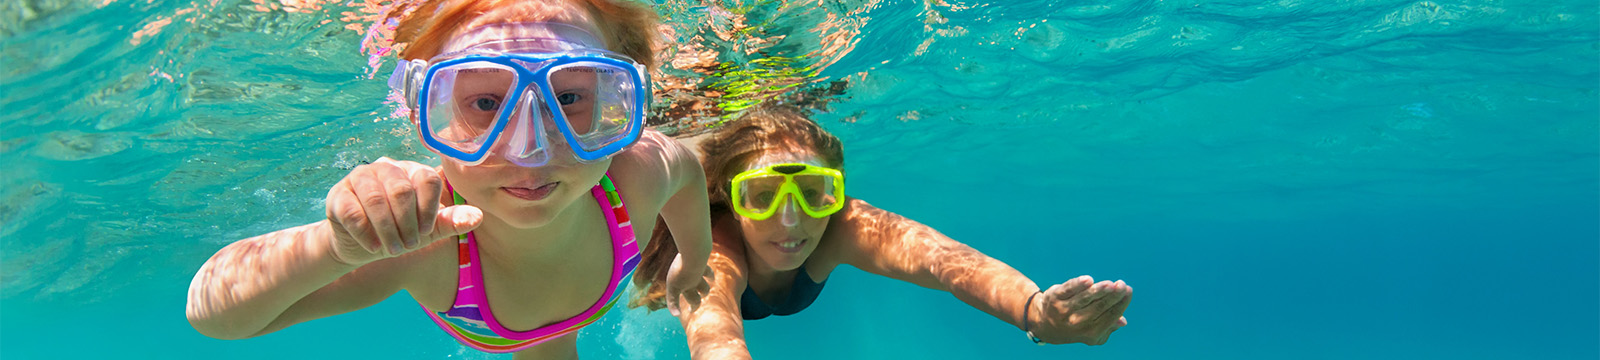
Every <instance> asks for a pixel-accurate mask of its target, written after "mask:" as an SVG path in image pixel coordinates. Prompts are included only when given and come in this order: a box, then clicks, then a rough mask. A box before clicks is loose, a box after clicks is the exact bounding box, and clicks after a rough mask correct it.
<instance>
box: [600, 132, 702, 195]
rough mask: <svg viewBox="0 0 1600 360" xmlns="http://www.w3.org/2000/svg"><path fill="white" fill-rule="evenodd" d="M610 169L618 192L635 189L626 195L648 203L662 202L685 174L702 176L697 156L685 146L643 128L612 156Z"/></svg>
mask: <svg viewBox="0 0 1600 360" xmlns="http://www.w3.org/2000/svg"><path fill="white" fill-rule="evenodd" d="M691 171H692V172H693V173H692V174H691V173H689V172H691ZM610 173H611V182H612V183H613V184H615V185H616V186H617V189H618V191H619V192H622V193H623V194H630V193H636V194H637V195H633V196H630V197H635V198H648V199H652V201H651V202H652V203H665V202H666V198H667V197H670V196H671V195H672V193H673V192H674V190H676V189H678V188H680V187H682V185H683V182H684V181H685V180H684V179H686V177H687V176H690V175H701V176H703V175H702V174H703V173H702V171H701V170H700V162H699V159H698V158H696V157H695V155H694V153H693V152H691V151H690V150H689V148H688V147H685V146H683V144H681V143H678V141H677V140H674V139H673V138H672V137H669V136H667V135H665V134H662V133H660V132H657V131H655V130H645V131H644V133H643V134H640V135H639V141H638V142H636V143H634V144H633V145H632V146H630V147H629V148H628V149H627V150H625V151H623V152H620V153H618V154H617V156H615V157H612V160H611V169H610Z"/></svg>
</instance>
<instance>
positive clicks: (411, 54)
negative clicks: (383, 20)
mask: <svg viewBox="0 0 1600 360" xmlns="http://www.w3.org/2000/svg"><path fill="white" fill-rule="evenodd" d="M567 4H569V5H579V6H582V7H583V9H584V10H585V11H587V13H588V15H589V20H591V21H593V22H594V25H595V27H598V28H600V32H601V34H595V35H596V36H598V37H600V38H601V39H603V40H604V41H605V43H606V48H607V49H609V50H611V51H615V52H617V53H620V54H623V55H627V56H628V57H630V58H633V60H634V61H637V62H639V63H640V64H644V65H645V67H647V68H654V67H655V65H656V59H655V53H654V52H653V51H652V50H651V45H652V44H653V42H654V41H655V40H656V38H657V29H656V25H657V20H656V13H655V11H652V10H650V8H649V7H646V6H644V5H642V4H639V3H634V2H629V1H624V0H421V2H420V3H415V6H406V5H405V4H401V5H397V6H395V7H394V10H392V11H391V12H390V14H389V18H399V19H400V20H399V24H398V25H397V26H396V28H395V39H394V40H395V42H396V43H405V44H406V46H405V49H404V50H401V51H400V58H401V59H406V60H411V59H422V60H428V59H430V58H433V57H434V56H437V55H439V52H440V50H441V49H442V48H443V47H444V45H445V44H446V43H448V42H450V37H451V36H453V35H456V34H457V33H458V32H459V31H460V30H463V29H465V28H467V27H470V26H475V25H483V24H493V23H504V22H518V21H520V19H518V18H520V17H528V16H533V15H534V14H536V13H537V12H540V11H551V10H553V9H555V8H556V7H558V6H560V5H567ZM491 10H494V11H495V13H494V14H493V16H495V17H494V18H488V17H485V16H486V15H489V13H490V12H491Z"/></svg>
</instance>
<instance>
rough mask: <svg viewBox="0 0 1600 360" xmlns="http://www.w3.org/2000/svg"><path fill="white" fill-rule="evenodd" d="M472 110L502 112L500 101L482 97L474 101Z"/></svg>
mask: <svg viewBox="0 0 1600 360" xmlns="http://www.w3.org/2000/svg"><path fill="white" fill-rule="evenodd" d="M472 108H473V109H476V110H478V111H495V110H500V101H499V100H495V99H491V98H487V97H481V98H478V99H477V100H473V101H472Z"/></svg>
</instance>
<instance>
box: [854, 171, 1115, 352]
mask: <svg viewBox="0 0 1600 360" xmlns="http://www.w3.org/2000/svg"><path fill="white" fill-rule="evenodd" d="M841 214H843V216H836V217H835V219H838V220H843V221H840V223H839V224H837V225H832V226H830V227H829V229H828V233H829V234H831V235H832V236H830V237H829V241H833V240H845V239H848V240H846V241H842V242H843V243H845V244H853V245H854V246H845V247H844V251H842V252H843V254H841V256H842V258H843V259H844V261H843V262H844V263H847V264H850V265H851V266H855V267H857V268H860V269H862V270H866V271H867V272H871V273H874V274H878V275H883V276H886V277H889V278H893V279H898V280H902V281H906V282H910V283H913V284H917V285H920V286H923V287H926V288H930V289H938V290H944V291H949V292H950V293H951V294H952V295H955V297H956V298H957V299H961V301H962V302H965V303H967V304H968V305H971V306H972V307H974V308H977V309H979V310H983V311H984V312H986V313H989V315H992V316H994V317H996V318H999V319H1000V320H1003V321H1006V322H1007V323H1010V324H1012V325H1013V326H1016V327H1017V328H1018V329H1023V328H1028V329H1029V330H1039V329H1040V326H1043V325H1041V324H1045V323H1048V324H1049V326H1052V327H1056V328H1061V327H1068V326H1069V324H1058V323H1059V322H1050V321H1045V320H1047V319H1044V318H1045V317H1046V316H1064V315H1063V314H1064V313H1062V312H1061V311H1066V313H1075V312H1077V311H1075V310H1074V309H1069V308H1067V307H1065V306H1063V307H1060V308H1059V309H1055V308H1052V310H1060V311H1052V312H1051V315H1046V314H1045V313H1044V312H1043V311H1042V310H1043V309H1042V308H1043V307H1044V306H1045V304H1046V303H1047V302H1066V301H1067V300H1072V301H1074V302H1080V301H1081V302H1085V303H1089V302H1093V303H1096V304H1098V302H1101V301H1109V302H1108V303H1107V304H1108V305H1115V304H1117V302H1118V301H1121V302H1122V303H1121V304H1120V305H1121V306H1120V308H1117V311H1115V314H1114V315H1115V316H1113V318H1116V317H1120V316H1121V311H1120V309H1122V308H1126V306H1127V304H1126V301H1125V300H1123V297H1113V295H1117V293H1115V291H1114V290H1116V289H1117V288H1116V287H1115V286H1111V285H1112V283H1109V282H1108V283H1107V284H1104V285H1096V286H1094V287H1092V288H1090V287H1089V286H1084V288H1089V289H1080V288H1071V289H1068V288H1067V287H1065V286H1062V288H1061V289H1056V288H1052V291H1051V292H1050V293H1048V295H1050V296H1045V295H1039V296H1038V297H1037V298H1035V299H1033V301H1031V302H1030V301H1028V298H1029V297H1030V296H1032V295H1034V294H1036V293H1039V292H1040V288H1039V286H1038V285H1036V284H1034V282H1033V280H1030V279H1028V277H1027V276H1024V275H1022V273H1021V272H1018V271H1017V270H1016V269H1013V268H1012V267H1011V266H1009V265H1006V264H1005V263H1004V262H1001V261H1000V260H996V259H994V258H991V257H989V256H987V255H984V254H983V253H981V252H978V250H975V249H973V248H972V247H969V246H967V245H965V244H962V243H960V242H956V241H955V240H953V239H950V238H949V237H947V236H945V235H944V234H941V233H939V232H938V231H936V230H934V229H933V228H931V227H928V226H927V225H923V224H921V223H918V222H916V221H913V220H911V219H907V218H905V217H903V216H900V215H898V214H895V213H892V212H888V211H885V210H883V209H879V208H876V207H873V206H872V205H868V204H867V203H866V202H865V201H861V200H859V199H853V198H852V199H850V200H849V203H848V204H847V205H846V207H845V210H844V211H842V212H841ZM834 226H838V228H834ZM1068 284H1071V282H1069V283H1068ZM1063 285H1066V284H1063ZM1069 290H1070V291H1069ZM1075 295H1076V296H1078V297H1077V298H1073V296H1075ZM1052 304H1053V303H1052ZM1080 307H1085V308H1087V306H1080ZM1113 307H1114V306H1107V307H1095V308H1094V309H1096V310H1099V311H1100V312H1102V313H1103V312H1106V311H1108V310H1111V308H1113ZM1025 311H1026V312H1028V314H1029V315H1030V316H1029V319H1028V321H1027V322H1028V323H1029V324H1024V320H1023V318H1024V312H1025ZM1097 314H1099V313H1097ZM1049 320H1053V319H1049ZM1063 320H1064V319H1063ZM1030 325H1031V326H1030ZM1070 326H1071V327H1073V329H1070V330H1073V331H1082V330H1084V329H1077V328H1078V327H1083V326H1081V325H1079V324H1076V323H1074V324H1070ZM1105 334H1109V331H1106V332H1105ZM1052 335H1054V334H1052ZM1057 339H1062V338H1061V337H1055V336H1052V339H1048V340H1052V341H1051V342H1056V341H1060V340H1057ZM1102 342H1103V340H1102Z"/></svg>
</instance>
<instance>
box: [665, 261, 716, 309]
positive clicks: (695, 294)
mask: <svg viewBox="0 0 1600 360" xmlns="http://www.w3.org/2000/svg"><path fill="white" fill-rule="evenodd" d="M711 276H712V274H711V267H709V266H706V264H705V263H703V262H702V263H699V264H684V263H683V254H678V256H676V257H673V258H672V268H670V269H668V270H667V312H669V313H672V316H678V315H679V314H680V311H679V310H678V301H679V300H680V299H681V300H682V301H688V302H689V309H690V310H691V311H693V309H694V308H697V307H699V306H700V299H701V298H702V297H703V296H704V295H705V293H707V292H710V291H711V282H710V280H707V279H708V278H710V277H711Z"/></svg>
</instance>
